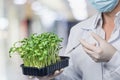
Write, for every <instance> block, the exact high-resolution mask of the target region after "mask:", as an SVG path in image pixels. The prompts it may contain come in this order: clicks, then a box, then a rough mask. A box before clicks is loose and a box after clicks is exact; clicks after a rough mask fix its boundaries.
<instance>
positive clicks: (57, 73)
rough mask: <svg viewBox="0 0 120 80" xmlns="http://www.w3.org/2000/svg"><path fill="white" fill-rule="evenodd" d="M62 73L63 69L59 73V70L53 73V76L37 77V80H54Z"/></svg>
mask: <svg viewBox="0 0 120 80" xmlns="http://www.w3.org/2000/svg"><path fill="white" fill-rule="evenodd" d="M62 72H63V69H61V70H60V71H59V70H57V71H55V73H54V74H53V75H49V76H44V77H37V78H38V79H39V80H51V79H54V78H55V77H56V76H58V75H60V74H61V73H62Z"/></svg>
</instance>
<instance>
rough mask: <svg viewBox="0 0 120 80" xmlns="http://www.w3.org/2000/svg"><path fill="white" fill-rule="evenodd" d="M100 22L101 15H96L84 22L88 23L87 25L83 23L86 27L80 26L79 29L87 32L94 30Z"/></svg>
mask: <svg viewBox="0 0 120 80" xmlns="http://www.w3.org/2000/svg"><path fill="white" fill-rule="evenodd" d="M101 21H102V13H97V14H96V15H94V16H93V17H91V18H89V19H88V20H86V22H89V23H87V24H86V22H84V21H83V22H84V23H85V24H86V25H84V26H81V28H82V29H87V30H89V29H90V30H91V29H95V28H97V26H98V24H99V23H100V22H101Z"/></svg>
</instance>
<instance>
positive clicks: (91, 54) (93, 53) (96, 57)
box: [83, 47, 100, 62]
mask: <svg viewBox="0 0 120 80" xmlns="http://www.w3.org/2000/svg"><path fill="white" fill-rule="evenodd" d="M83 49H84V51H85V52H86V53H87V54H88V55H89V56H90V57H91V58H92V59H93V60H94V61H95V62H100V55H99V54H97V53H96V52H94V51H90V50H88V49H87V48H85V47H83Z"/></svg>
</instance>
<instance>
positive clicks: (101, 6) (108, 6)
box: [89, 0, 119, 12]
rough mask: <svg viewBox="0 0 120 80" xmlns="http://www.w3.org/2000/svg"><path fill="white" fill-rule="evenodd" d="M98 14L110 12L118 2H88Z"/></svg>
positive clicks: (108, 0)
mask: <svg viewBox="0 0 120 80" xmlns="http://www.w3.org/2000/svg"><path fill="white" fill-rule="evenodd" d="M89 2H91V4H92V5H93V6H94V7H95V8H96V9H97V10H98V11H99V12H111V11H112V10H113V9H114V8H115V7H116V6H117V4H118V2H119V0H89Z"/></svg>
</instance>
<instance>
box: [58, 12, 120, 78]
mask: <svg viewBox="0 0 120 80" xmlns="http://www.w3.org/2000/svg"><path fill="white" fill-rule="evenodd" d="M115 17H116V18H115V29H114V31H113V32H112V35H111V38H110V39H109V40H108V43H110V44H111V45H113V46H114V47H115V48H116V49H117V50H118V51H117V52H116V53H115V55H114V56H113V57H112V59H111V60H110V61H109V62H102V63H97V62H94V61H93V60H92V59H91V58H90V57H89V56H88V55H87V54H86V52H85V51H84V50H83V48H82V46H81V45H80V46H79V47H77V48H76V49H75V50H73V51H72V52H71V53H70V54H69V55H67V56H70V62H69V66H68V67H67V68H65V69H64V72H63V73H62V74H61V75H59V76H57V77H56V80H120V13H117V14H116V16H115ZM90 31H93V32H95V33H96V34H98V35H100V36H101V37H102V38H105V32H104V30H103V29H102V16H101V13H98V14H96V15H94V16H93V17H91V18H89V19H87V20H85V21H83V22H80V23H78V24H77V25H75V26H74V27H73V28H72V29H71V32H70V36H69V41H68V45H67V48H66V53H67V52H68V51H69V50H71V49H72V48H73V47H74V46H76V45H77V44H79V40H80V39H81V38H82V39H85V40H86V41H87V42H89V43H94V42H96V41H95V40H94V39H93V38H92V36H91V35H90V33H89V32H90ZM106 49H107V48H106Z"/></svg>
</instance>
